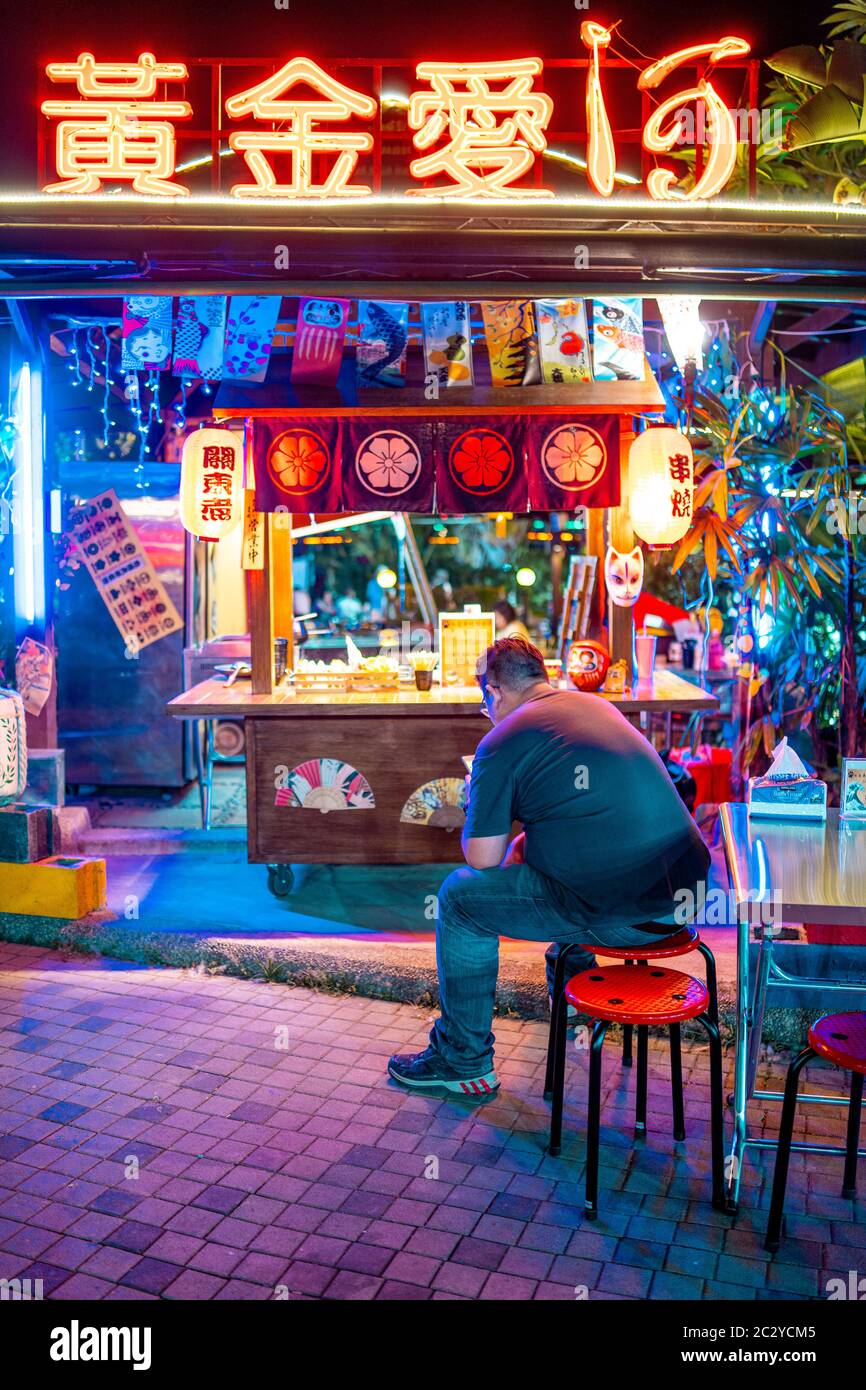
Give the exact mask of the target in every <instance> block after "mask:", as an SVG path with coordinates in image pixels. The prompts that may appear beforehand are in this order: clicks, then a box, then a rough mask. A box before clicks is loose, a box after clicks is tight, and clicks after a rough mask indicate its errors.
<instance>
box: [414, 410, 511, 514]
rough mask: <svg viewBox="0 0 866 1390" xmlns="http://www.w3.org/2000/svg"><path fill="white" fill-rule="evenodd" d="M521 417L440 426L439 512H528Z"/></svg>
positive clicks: (457, 421)
mask: <svg viewBox="0 0 866 1390" xmlns="http://www.w3.org/2000/svg"><path fill="white" fill-rule="evenodd" d="M525 424H526V421H525V419H524V417H523V416H520V415H503V416H484V417H474V416H468V415H467V416H463V417H462V418H461V417H459V416H455V417H453V418H452V419H450V420H446V421H444V422H442V423H441V424H440V425H439V426H438V439H437V450H436V508H437V511H440V512H448V513H454V512H525V511H526V501H527V487H526V470H525V468H524V466H523V432H524V427H525Z"/></svg>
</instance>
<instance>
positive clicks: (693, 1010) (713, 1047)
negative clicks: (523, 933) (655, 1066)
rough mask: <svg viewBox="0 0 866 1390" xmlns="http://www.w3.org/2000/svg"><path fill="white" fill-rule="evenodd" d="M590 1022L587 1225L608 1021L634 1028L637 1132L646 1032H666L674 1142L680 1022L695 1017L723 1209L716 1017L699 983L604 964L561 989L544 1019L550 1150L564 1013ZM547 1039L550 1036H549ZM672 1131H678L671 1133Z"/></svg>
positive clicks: (554, 1142)
mask: <svg viewBox="0 0 866 1390" xmlns="http://www.w3.org/2000/svg"><path fill="white" fill-rule="evenodd" d="M569 1003H570V1004H572V1005H573V1006H574V1008H575V1009H577V1011H578V1013H581V1014H586V1015H588V1017H590V1018H591V1019H594V1020H595V1022H594V1024H593V1029H592V1041H591V1044H590V1054H589V1055H590V1061H589V1111H588V1117H587V1137H586V1199H585V1204H584V1206H585V1212H586V1216H587V1218H588V1219H589V1220H594V1219H595V1218H596V1216H597V1215H598V1156H599V1130H600V1124H601V1114H600V1112H601V1053H602V1046H603V1044H604V1038H605V1034H606V1032H607V1029H608V1025H609V1024H610V1023H622V1024H630V1025H632V1026H633V1027H636V1028H637V1030H638V1068H637V1107H636V1110H637V1121H636V1129H637V1131H638V1133H643V1132H645V1130H646V1050H647V1038H648V1029H649V1028H650V1027H652V1026H654V1025H666V1026H667V1027H668V1028H670V1030H671V1086H672V1095H673V1106H674V1132H675V1137H677V1138H680V1137H685V1127H684V1123H683V1098H682V1070H681V1065H680V1051H679V1040H680V1034H679V1030H680V1025H681V1024H682V1023H684V1022H685V1021H686V1020H688V1019H690V1018H695V1019H697V1021H698V1022H699V1023H700V1024H701V1025H702V1026H703V1028H704V1031H705V1032H706V1034H707V1037H708V1038H709V1042H710V1132H711V1138H712V1200H713V1206H714V1207H715V1208H717V1210H720V1211H721V1210H724V1208H725V1193H724V1120H723V1104H724V1101H723V1096H722V1044H721V1039H720V1037H719V1028H718V1023H717V1021H716V1019H715V1018H714V1017H713V1016H712V1015H711V1002H710V994H709V990H708V988H707V986H706V985H705V984H702V983H701V981H700V980H696V979H695V978H694V977H693V976H691V975H685V974H683V973H682V972H681V971H679V970H666V969H663V968H662V967H661V966H654V965H612V966H609V967H599V968H597V969H595V970H584V971H581V973H580V974H579V975H575V976H574V977H573V978H572V979H571V980H569V982H568V983H567V985H566V986H565V988H564V989H563V990H562V991H561V994H560V997H559V1000H558V1001H557V1007H556V1008H555V1010H554V1012H553V1014H552V1016H551V1021H550V1028H551V1037H552V1040H553V1049H554V1057H553V1078H552V1083H553V1084H552V1101H553V1107H552V1111H551V1117H550V1153H551V1154H552V1155H556V1154H558V1153H559V1152H560V1150H561V1146H562V1107H563V1098H564V1092H565V1052H566V1046H565V1044H566V1032H567V1029H566V1009H567V1005H568V1004H569ZM554 1035H555V1036H554ZM678 1131H679V1132H678Z"/></svg>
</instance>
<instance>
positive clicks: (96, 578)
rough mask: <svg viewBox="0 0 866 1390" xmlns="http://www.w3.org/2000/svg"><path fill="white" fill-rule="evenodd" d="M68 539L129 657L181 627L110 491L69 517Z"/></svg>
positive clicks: (177, 614) (177, 615)
mask: <svg viewBox="0 0 866 1390" xmlns="http://www.w3.org/2000/svg"><path fill="white" fill-rule="evenodd" d="M69 536H70V539H71V540H72V541H74V543H75V545H76V546H77V548H78V550H79V551H80V553H81V558H82V559H83V561H84V563H85V565H86V566H87V568H88V570H89V571H90V576H91V578H92V580H93V582H94V584H95V585H96V587H97V589H98V590H99V593H100V595H101V597H102V601H103V603H104V604H105V606H106V608H107V609H108V611H109V613H110V614H111V617H112V620H113V621H114V623H115V625H116V627H117V628H118V630H119V632H120V633H121V635H122V637H123V639H124V641H125V643H126V650H127V652H128V653H129V654H130V655H135V654H136V653H138V652H139V651H140V650H141V648H142V647H149V646H150V645H151V643H152V642H158V641H159V639H160V638H161V637H167V636H168V635H169V633H172V632H179V631H180V630H181V628H182V627H183V622H182V620H181V617H180V614H179V613H178V611H177V609H176V608H175V606H174V604H173V603H172V601H171V599H170V598H169V596H168V594H167V593H166V591H165V589H164V588H163V586H162V584H161V583H160V581H159V579H157V577H156V575H155V573H154V571H153V569H152V567H151V564H150V561H149V559H148V558H147V555H146V553H145V551H144V549H143V547H142V545H141V542H140V541H139V539H138V536H137V535H136V534H135V531H134V529H133V528H132V526H131V525H130V523H129V521H128V519H127V516H126V513H125V512H124V510H123V508H122V507H121V505H120V503H119V502H118V500H117V494H116V493H115V492H114V491H108V492H103V493H100V495H99V496H98V497H92V498H91V499H90V501H89V502H85V503H83V504H82V506H80V507H76V508H75V510H74V511H73V512H72V513H71V515H70V518H69Z"/></svg>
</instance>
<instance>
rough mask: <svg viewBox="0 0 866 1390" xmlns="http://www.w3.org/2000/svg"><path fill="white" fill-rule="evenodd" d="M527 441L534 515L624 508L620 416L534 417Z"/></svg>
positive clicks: (529, 425) (528, 424)
mask: <svg viewBox="0 0 866 1390" xmlns="http://www.w3.org/2000/svg"><path fill="white" fill-rule="evenodd" d="M525 442H526V471H527V478H528V483H529V505H530V507H531V509H532V510H533V511H574V510H575V508H577V507H616V506H618V505H619V499H620V491H619V420H618V419H617V417H616V416H615V415H587V416H583V417H578V418H577V419H575V420H569V419H568V417H567V416H565V417H563V418H562V419H561V420H557V418H556V417H555V416H552V415H547V416H544V415H540V416H532V417H531V418H530V419H529V420H528V422H527V426H526V439H525Z"/></svg>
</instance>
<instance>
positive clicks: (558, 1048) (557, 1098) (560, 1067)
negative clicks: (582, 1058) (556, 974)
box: [549, 990, 568, 1158]
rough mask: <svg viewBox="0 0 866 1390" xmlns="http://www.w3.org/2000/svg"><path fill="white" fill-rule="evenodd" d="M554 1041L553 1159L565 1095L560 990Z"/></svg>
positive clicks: (559, 1139)
mask: <svg viewBox="0 0 866 1390" xmlns="http://www.w3.org/2000/svg"><path fill="white" fill-rule="evenodd" d="M554 1026H555V1028H556V1041H555V1043H554V1056H553V1105H552V1108H551V1111H550V1145H549V1151H550V1153H551V1154H552V1155H553V1157H554V1158H555V1157H556V1155H557V1154H558V1153H559V1151H560V1149H561V1148H562V1106H563V1098H564V1094H565V1046H566V1042H567V1035H568V1003H567V1001H566V998H565V991H564V990H560V992H559V1000H558V1003H557V1006H556V1023H555V1025H554V1023H553V1021H552V1020H551V1027H554Z"/></svg>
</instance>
